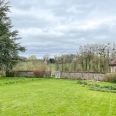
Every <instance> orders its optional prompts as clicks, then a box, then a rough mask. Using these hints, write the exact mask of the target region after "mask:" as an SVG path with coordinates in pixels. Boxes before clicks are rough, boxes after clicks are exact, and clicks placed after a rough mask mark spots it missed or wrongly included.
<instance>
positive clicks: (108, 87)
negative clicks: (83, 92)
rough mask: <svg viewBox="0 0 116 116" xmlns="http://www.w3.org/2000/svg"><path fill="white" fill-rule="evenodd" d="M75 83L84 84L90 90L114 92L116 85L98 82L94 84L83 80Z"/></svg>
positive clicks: (115, 91)
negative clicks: (102, 84)
mask: <svg viewBox="0 0 116 116" xmlns="http://www.w3.org/2000/svg"><path fill="white" fill-rule="evenodd" d="M77 84H83V85H86V86H87V87H89V89H90V90H94V91H101V92H112V93H116V85H104V86H101V85H100V84H96V83H94V84H93V83H92V84H88V83H87V82H86V81H83V80H78V81H77Z"/></svg>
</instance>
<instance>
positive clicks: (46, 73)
mask: <svg viewBox="0 0 116 116" xmlns="http://www.w3.org/2000/svg"><path fill="white" fill-rule="evenodd" d="M6 76H7V77H45V78H46V77H50V76H51V72H50V71H44V72H42V73H41V74H40V73H38V74H35V72H34V71H13V72H9V73H7V74H6Z"/></svg>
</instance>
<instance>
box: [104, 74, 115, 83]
mask: <svg viewBox="0 0 116 116" xmlns="http://www.w3.org/2000/svg"><path fill="white" fill-rule="evenodd" d="M106 81H109V82H116V73H107V74H106Z"/></svg>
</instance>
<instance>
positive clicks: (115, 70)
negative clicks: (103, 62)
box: [109, 59, 116, 73]
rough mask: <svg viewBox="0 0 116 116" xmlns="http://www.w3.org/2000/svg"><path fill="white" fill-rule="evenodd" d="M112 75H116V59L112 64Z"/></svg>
mask: <svg viewBox="0 0 116 116" xmlns="http://www.w3.org/2000/svg"><path fill="white" fill-rule="evenodd" d="M109 66H110V70H111V73H116V59H114V60H113V61H112V62H111V63H110V64H109Z"/></svg>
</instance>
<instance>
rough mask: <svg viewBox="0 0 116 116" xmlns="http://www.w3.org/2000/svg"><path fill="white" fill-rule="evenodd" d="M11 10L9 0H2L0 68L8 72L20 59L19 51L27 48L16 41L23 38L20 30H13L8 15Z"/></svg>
mask: <svg viewBox="0 0 116 116" xmlns="http://www.w3.org/2000/svg"><path fill="white" fill-rule="evenodd" d="M9 11H10V6H9V2H5V1H4V0H0V70H5V71H6V72H7V71H9V70H11V69H12V67H13V65H15V64H16V63H17V61H18V59H19V56H18V53H19V51H21V52H23V51H25V48H24V47H22V46H20V44H19V43H16V40H19V39H21V38H20V37H19V36H18V31H17V30H15V31H12V25H11V20H10V18H9V17H8V16H7V13H8V12H9Z"/></svg>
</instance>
